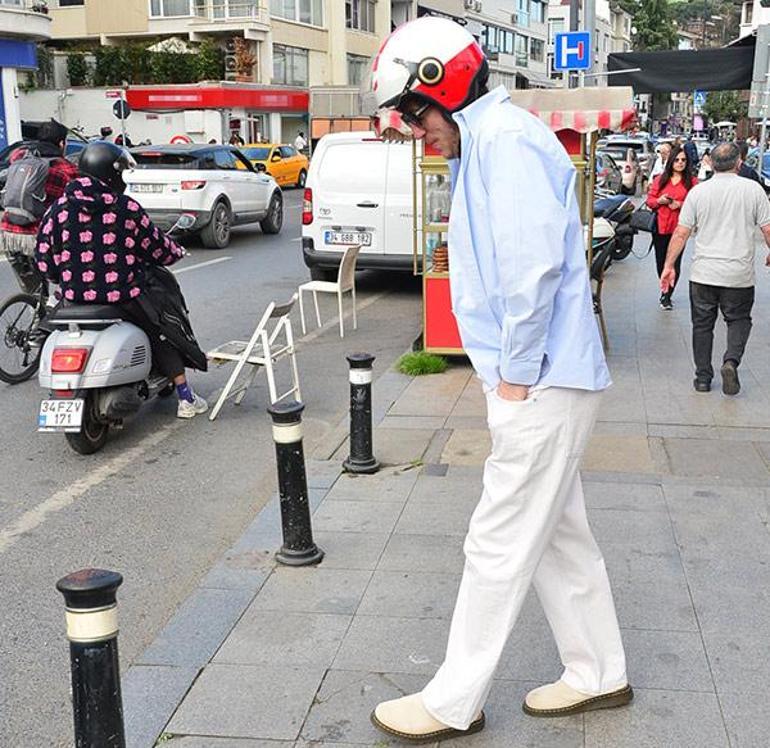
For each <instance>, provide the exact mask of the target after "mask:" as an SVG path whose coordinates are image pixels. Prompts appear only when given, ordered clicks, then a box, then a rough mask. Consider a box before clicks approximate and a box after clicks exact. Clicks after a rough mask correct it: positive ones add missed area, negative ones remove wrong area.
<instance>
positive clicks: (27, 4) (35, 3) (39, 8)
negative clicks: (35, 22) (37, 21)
mask: <svg viewBox="0 0 770 748" xmlns="http://www.w3.org/2000/svg"><path fill="white" fill-rule="evenodd" d="M0 8H13V9H15V10H31V11H34V12H35V13H43V14H44V15H48V5H47V3H44V2H41V0H0Z"/></svg>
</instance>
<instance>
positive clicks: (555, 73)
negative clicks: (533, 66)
mask: <svg viewBox="0 0 770 748" xmlns="http://www.w3.org/2000/svg"><path fill="white" fill-rule="evenodd" d="M546 64H547V67H548V77H549V78H550V79H551V80H552V81H560V80H561V79H562V74H561V70H554V67H553V52H549V53H548V59H547V63H546Z"/></svg>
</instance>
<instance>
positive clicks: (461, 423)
mask: <svg viewBox="0 0 770 748" xmlns="http://www.w3.org/2000/svg"><path fill="white" fill-rule="evenodd" d="M482 412H483V411H482ZM444 428H445V429H449V430H452V431H458V430H467V429H470V430H473V431H484V430H488V427H487V418H486V416H479V415H475V416H449V418H447V419H446V423H445V424H444Z"/></svg>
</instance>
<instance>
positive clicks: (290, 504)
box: [267, 400, 324, 566]
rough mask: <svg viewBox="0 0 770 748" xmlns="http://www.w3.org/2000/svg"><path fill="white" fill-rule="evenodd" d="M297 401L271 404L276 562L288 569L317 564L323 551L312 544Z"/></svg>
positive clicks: (300, 416)
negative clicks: (278, 536) (278, 532)
mask: <svg viewBox="0 0 770 748" xmlns="http://www.w3.org/2000/svg"><path fill="white" fill-rule="evenodd" d="M304 409H305V406H304V405H303V404H302V403H298V402H297V401H296V400H289V401H287V402H284V403H275V404H274V405H270V406H269V407H268V409H267V412H268V413H269V414H270V416H271V417H272V419H273V440H274V441H275V455H276V460H277V464H278V490H279V495H280V498H281V527H282V530H283V545H282V546H281V549H280V550H279V551H278V553H276V554H275V560H276V561H279V562H280V563H282V564H286V565H287V566H309V565H310V564H318V563H320V562H321V560H322V559H323V557H324V552H323V551H322V550H321V549H320V548H319V547H318V546H317V545H316V544H315V543H314V542H313V528H312V526H311V524H310V505H309V504H308V499H307V476H306V474H305V454H304V451H303V449H302V411H303V410H304Z"/></svg>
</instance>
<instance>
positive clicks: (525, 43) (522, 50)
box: [514, 34, 529, 68]
mask: <svg viewBox="0 0 770 748" xmlns="http://www.w3.org/2000/svg"><path fill="white" fill-rule="evenodd" d="M514 54H515V55H516V65H517V66H518V67H520V68H525V67H527V65H528V63H529V37H528V36H524V35H523V34H516V48H515V51H514Z"/></svg>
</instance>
